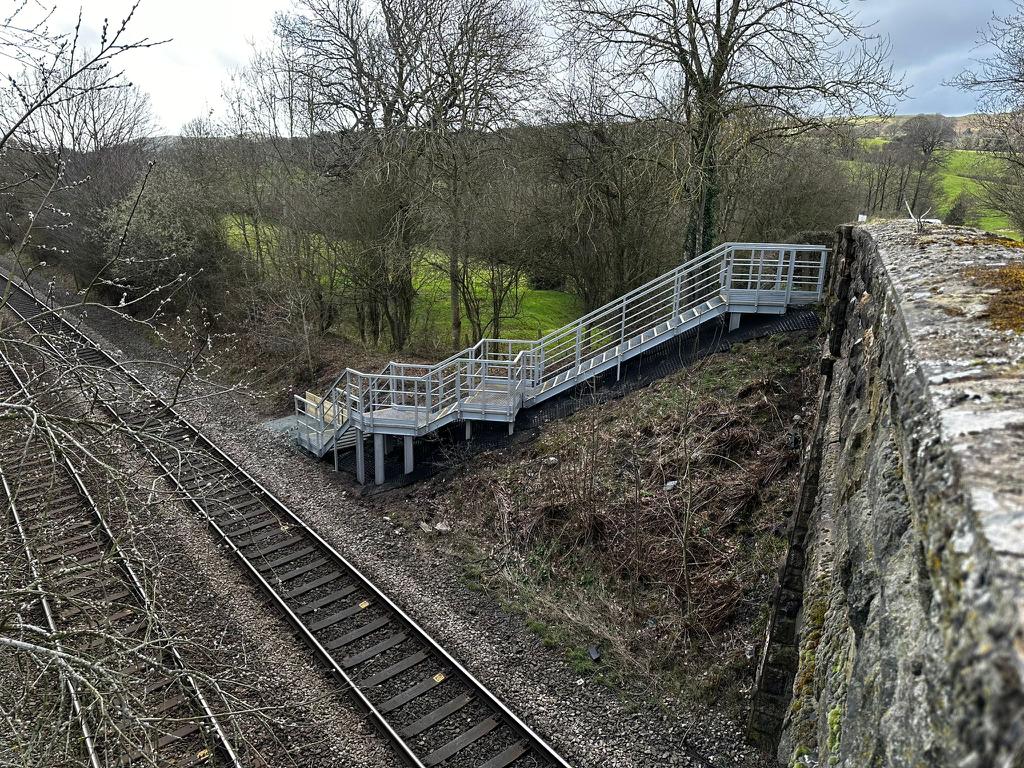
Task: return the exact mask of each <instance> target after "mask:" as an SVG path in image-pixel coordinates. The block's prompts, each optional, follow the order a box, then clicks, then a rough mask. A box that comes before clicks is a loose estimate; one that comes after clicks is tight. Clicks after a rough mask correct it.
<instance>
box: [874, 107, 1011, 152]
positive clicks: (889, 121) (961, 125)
mask: <svg viewBox="0 0 1024 768" xmlns="http://www.w3.org/2000/svg"><path fill="white" fill-rule="evenodd" d="M912 117H917V115H893V116H891V117H873V116H869V117H862V118H859V119H858V120H857V122H856V124H857V129H858V132H859V133H860V136H861V138H864V139H875V138H878V139H888V138H892V137H893V136H895V135H897V134H898V133H899V131H900V128H901V127H902V126H903V124H904V123H905V122H906V121H907V120H909V119H910V118H912ZM949 119H950V120H952V121H953V130H954V131H956V136H957V141H956V147H957V148H958V149H977V150H981V151H986V150H992V149H996V147H997V144H998V137H997V136H996V135H995V134H994V133H992V132H991V131H990V130H989V129H988V128H987V126H986V119H987V115H982V114H972V115H954V116H952V117H950V118H949Z"/></svg>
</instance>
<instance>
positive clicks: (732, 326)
mask: <svg viewBox="0 0 1024 768" xmlns="http://www.w3.org/2000/svg"><path fill="white" fill-rule="evenodd" d="M740 317H741V315H740V313H739V312H730V313H729V332H730V333H732V332H733V331H735V330H736V329H737V328H739V327H740Z"/></svg>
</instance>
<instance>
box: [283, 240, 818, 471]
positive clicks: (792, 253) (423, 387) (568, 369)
mask: <svg viewBox="0 0 1024 768" xmlns="http://www.w3.org/2000/svg"><path fill="white" fill-rule="evenodd" d="M827 257H828V249H827V248H825V247H823V246H818V245H789V244H768V243H723V244H722V245H720V246H718V247H717V248H714V249H712V250H711V251H708V252H707V253H705V254H702V255H700V256H698V257H696V258H694V259H691V260H690V261H687V262H685V263H684V264H681V265H680V266H678V267H676V268H675V269H673V270H671V271H670V272H667V273H665V274H663V275H661V276H660V277H657V278H655V279H653V280H651V281H649V282H647V283H645V284H644V285H641V286H639V287H638V288H634V289H633V290H631V291H629V292H628V293H626V294H624V295H623V296H620V297H619V298H618V299H615V300H614V301H612V302H610V303H608V304H606V305H604V306H602V307H599V308H597V309H595V310H593V311H591V312H588V313H587V314H586V315H584V316H583V317H580V318H579V319H577V320H574V321H573V322H571V323H569V324H568V325H566V326H564V327H562V328H559V329H557V330H555V331H552V332H551V333H548V334H547V335H545V336H544V337H542V338H540V339H537V340H535V341H531V340H524V339H482V340H481V341H479V342H477V343H476V344H474V345H473V346H472V347H469V348H467V349H464V350H461V351H460V352H457V353H456V354H454V355H452V356H451V357H449V358H447V359H445V360H442V361H441V362H439V363H435V364H433V365H427V366H425V365H419V364H414V363H399V362H391V363H389V364H388V366H387V367H386V368H385V369H384V370H383V371H382V372H380V373H363V372H360V371H356V370H353V369H346V370H345V371H343V372H342V373H341V375H340V376H339V377H338V379H337V380H336V381H335V382H334V384H333V385H332V386H331V387H330V389H329V390H328V391H327V393H326V395H325V396H323V397H317V396H312V395H309V394H308V393H307V396H306V397H302V396H299V395H296V396H295V410H296V415H297V417H298V418H297V420H298V424H299V440H300V442H301V443H302V444H303V445H304V446H305V447H307V448H308V449H310V450H312V451H314V452H315V453H318V454H319V455H322V454H323V453H324V452H326V450H328V449H329V447H330V444H331V442H332V440H333V439H334V437H335V436H336V435H337V434H340V433H341V432H342V431H344V430H346V429H347V428H349V427H354V428H356V429H359V430H361V431H362V432H370V433H372V432H383V433H386V434H393V435H422V434H425V433H427V432H430V431H433V430H434V429H437V428H438V427H440V426H441V425H443V424H446V423H449V422H451V421H454V420H460V419H473V420H482V421H507V422H511V421H513V420H514V419H515V415H516V413H517V412H518V411H519V409H520V408H521V407H524V406H529V405H533V404H535V403H537V402H540V401H541V400H543V399H545V398H547V397H551V396H553V395H555V394H557V393H558V392H561V391H563V390H564V389H567V388H569V387H572V386H575V385H576V384H578V383H580V382H581V381H584V380H586V379H589V378H591V377H593V376H596V375H597V374H599V373H601V372H602V371H605V370H608V368H609V367H614V366H618V365H621V363H622V362H623V361H624V360H627V359H629V358H630V357H633V356H634V355H636V354H640V352H642V351H644V350H645V349H649V348H650V347H652V346H655V345H657V344H660V343H662V342H664V341H666V340H667V339H669V338H671V337H673V336H675V335H678V334H679V333H682V332H684V331H686V330H689V329H690V328H693V327H696V326H697V325H700V324H701V323H703V322H706V321H707V320H710V319H712V318H714V317H718V316H719V315H721V314H723V313H725V312H733V313H772V314H781V313H782V312H784V311H785V309H786V307H787V306H790V305H795V304H810V303H814V302H817V301H818V300H820V299H821V293H822V290H823V286H824V277H825V267H826V263H827Z"/></svg>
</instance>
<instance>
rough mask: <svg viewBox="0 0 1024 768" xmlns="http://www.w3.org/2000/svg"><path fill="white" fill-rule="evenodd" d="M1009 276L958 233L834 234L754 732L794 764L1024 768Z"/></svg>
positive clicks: (1023, 400)
mask: <svg viewBox="0 0 1024 768" xmlns="http://www.w3.org/2000/svg"><path fill="white" fill-rule="evenodd" d="M1008 262H1009V263H1022V262H1024V250H1022V249H1021V248H1020V247H1019V246H1015V245H1013V244H1010V243H1007V242H1005V241H999V240H997V239H995V238H992V237H989V236H986V235H984V234H983V233H979V232H976V231H974V230H969V229H964V228H954V227H935V228H931V229H929V230H927V231H924V232H918V231H917V229H916V227H915V226H914V225H913V224H912V223H910V222H893V223H887V224H883V225H878V226H869V227H865V228H856V229H853V228H846V229H844V230H843V232H842V233H841V237H840V242H839V245H838V247H837V249H836V254H835V257H834V259H833V263H832V265H831V270H830V281H829V282H830V290H829V297H830V298H829V304H828V307H827V309H828V322H827V338H826V339H825V342H824V349H823V353H824V354H823V365H822V373H823V376H822V386H821V393H820V403H819V405H820V410H819V413H818V417H817V421H816V423H815V425H814V428H813V430H812V434H811V437H810V441H809V445H808V447H807V450H806V454H805V458H804V468H803V487H802V488H801V494H800V503H799V505H798V507H797V509H796V511H795V513H794V516H793V520H792V535H791V546H790V553H789V556H788V559H787V562H786V565H785V567H784V568H783V570H782V574H781V578H780V584H779V589H778V593H777V599H776V602H775V606H774V613H773V618H772V620H771V624H770V628H769V636H768V639H767V642H766V647H765V652H764V656H763V658H762V664H761V668H760V670H759V675H758V685H757V692H756V695H755V702H754V709H753V715H752V718H751V735H752V736H753V737H754V738H755V739H757V740H759V741H761V742H762V743H763V744H766V745H774V744H775V742H776V740H778V747H777V753H778V757H779V760H780V762H781V763H783V764H789V765H808V766H810V765H820V766H826V765H839V766H849V767H850V768H865V767H866V766H883V765H884V766H957V767H958V768H975V767H976V768H982V767H985V766H1004V765H1006V766H1011V765H1024V684H1022V681H1024V628H1022V623H1024V559H1022V558H1024V334H1021V333H1019V332H1017V331H1014V330H999V329H998V328H996V327H995V324H994V323H993V318H992V317H990V316H989V309H988V307H989V303H990V301H991V299H992V298H993V292H994V291H995V290H997V289H993V288H986V287H985V285H986V283H985V282H984V280H982V279H979V274H980V275H982V276H984V275H985V274H987V273H988V271H989V270H992V269H995V268H998V267H1000V266H1003V265H1005V264H1007V263H1008ZM780 729H781V734H780Z"/></svg>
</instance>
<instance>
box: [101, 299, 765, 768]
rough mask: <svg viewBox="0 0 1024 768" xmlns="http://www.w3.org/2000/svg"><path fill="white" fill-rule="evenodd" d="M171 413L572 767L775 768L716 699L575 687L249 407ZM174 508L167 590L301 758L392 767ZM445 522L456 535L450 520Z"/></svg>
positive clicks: (558, 664) (131, 342) (448, 564)
mask: <svg viewBox="0 0 1024 768" xmlns="http://www.w3.org/2000/svg"><path fill="white" fill-rule="evenodd" d="M92 314H93V315H94V317H92V318H91V319H90V320H89V321H88V324H89V328H90V331H91V332H93V333H94V337H96V338H97V341H100V342H101V343H103V340H104V339H103V337H105V339H106V342H107V343H106V344H105V346H107V348H108V349H109V350H111V351H113V352H114V353H115V355H116V351H117V349H118V348H120V347H122V346H123V347H124V348H125V351H126V352H127V356H128V357H131V358H136V359H139V358H149V359H153V358H157V359H159V358H161V357H163V355H161V353H159V352H158V351H156V350H154V349H152V348H151V347H149V345H148V344H146V342H145V340H144V339H142V338H141V336H140V335H139V334H138V333H137V332H136V331H134V330H133V331H130V332H129V333H127V334H123V335H122V334H121V333H120V330H119V326H118V323H117V321H115V320H113V319H112V318H111V317H109V316H108V317H101V316H100V315H99V313H97V312H93V313H92ZM110 342H114V343H110ZM129 367H132V368H134V367H136V366H129ZM138 367H140V368H142V370H140V371H139V374H140V378H142V379H143V380H144V381H147V382H149V383H151V384H153V385H154V386H155V387H156V388H157V389H158V390H159V389H160V388H161V386H169V385H170V382H169V380H168V378H167V376H166V374H165V373H161V372H160V371H159V370H157V369H148V368H145V367H143V366H138ZM179 411H180V412H181V413H182V414H183V415H184V416H185V417H186V418H188V419H189V420H191V421H192V422H193V423H194V424H196V425H197V426H199V427H200V428H201V429H203V430H204V432H205V433H206V434H207V436H208V437H210V438H211V439H212V440H213V441H214V442H215V443H217V444H218V446H219V447H220V448H221V449H222V450H224V451H225V453H227V454H228V455H229V456H231V458H233V459H234V460H235V461H236V462H238V463H239V464H240V465H241V466H242V467H243V468H245V469H246V470H247V471H249V472H250V473H251V474H252V475H253V476H254V477H255V478H256V479H257V480H259V481H260V482H261V483H262V484H264V485H265V486H266V487H267V488H268V489H269V490H271V491H272V492H273V493H275V494H276V495H278V496H279V498H280V499H281V500H282V501H283V502H284V503H285V504H287V505H288V506H289V507H290V508H291V509H292V510H293V511H294V512H295V513H296V514H297V515H299V516H300V517H301V518H303V519H304V520H305V521H306V522H307V523H308V524H309V525H310V526H311V527H313V528H314V529H315V530H316V531H317V532H318V533H319V534H320V535H321V536H323V537H324V539H325V540H326V541H327V542H328V543H329V544H331V545H333V546H335V547H336V548H337V549H338V550H339V551H340V552H342V554H344V555H345V556H346V557H347V558H349V560H350V561H351V562H352V563H353V564H354V565H355V566H356V567H358V568H359V569H360V570H362V571H363V573H364V574H365V575H366V576H367V577H369V578H370V579H371V580H372V581H374V582H375V583H376V584H377V585H378V587H380V588H381V589H382V590H383V591H384V592H385V593H387V594H388V595H389V596H390V597H391V598H392V599H393V600H395V602H397V603H398V604H399V605H400V606H402V607H403V609H405V610H406V611H407V612H408V613H409V614H410V615H411V616H412V617H413V618H414V619H415V620H416V621H418V622H419V623H420V624H421V626H423V628H424V629H425V630H426V631H427V632H428V633H430V634H431V635H432V636H433V637H434V638H435V639H436V640H437V641H438V642H439V643H441V645H443V646H444V647H445V648H446V650H447V651H448V652H449V653H451V654H452V655H453V656H454V657H455V658H457V659H459V660H460V661H461V662H462V663H463V664H464V665H465V666H466V667H467V669H468V670H469V671H470V672H471V673H473V674H474V675H475V676H477V678H478V679H480V680H481V682H483V683H484V684H485V685H486V686H488V687H489V688H490V689H491V690H492V691H493V692H494V693H495V694H496V695H497V696H498V697H499V698H500V699H502V700H503V701H504V702H506V703H507V704H508V705H509V706H510V707H511V709H512V710H513V711H515V712H516V713H517V714H518V715H519V716H520V717H522V718H523V719H524V720H525V721H526V722H527V723H528V724H529V725H530V726H531V727H532V728H534V729H535V730H536V731H538V732H539V733H540V734H541V735H542V736H543V737H545V738H546V739H547V740H549V742H550V743H551V744H552V745H553V746H554V747H555V748H556V749H557V750H558V751H559V752H560V753H561V754H562V755H563V757H565V758H566V760H568V762H569V763H570V764H572V765H574V766H578V767H580V768H582V767H583V766H588V767H593V768H598V767H599V766H600V767H601V768H604V767H605V766H608V767H609V768H610V767H612V766H615V767H619V766H621V767H622V768H629V767H633V766H636V767H640V766H652V767H654V766H675V765H683V766H685V765H692V766H705V767H706V766H716V767H718V766H751V767H752V766H761V765H769V764H773V761H770V759H769V758H766V757H763V756H761V755H760V754H758V753H757V752H755V751H754V750H752V749H751V748H750V747H748V746H746V745H745V744H744V742H743V736H742V728H741V726H740V725H739V724H738V723H735V722H733V721H731V720H729V719H728V718H726V717H724V716H722V715H721V714H719V713H718V712H716V711H715V709H714V708H713V702H712V703H711V705H712V706H709V707H708V709H706V710H703V711H698V712H692V711H684V710H683V708H682V707H681V706H680V705H679V704H678V702H675V701H671V700H669V701H663V702H660V704H661V706H658V705H657V704H655V703H648V704H638V703H637V702H636V701H627V700H625V699H624V698H623V697H621V696H620V695H619V694H618V693H617V692H615V691H613V690H611V689H609V688H607V687H605V686H603V685H601V684H599V683H597V682H595V681H593V680H590V679H584V678H580V677H579V675H578V673H576V671H575V670H574V669H573V668H572V667H571V666H570V665H569V663H568V662H567V661H566V660H565V659H564V658H563V657H562V656H561V655H560V654H558V653H555V652H553V651H551V650H548V649H546V648H544V646H543V645H542V644H541V642H540V640H539V639H538V638H537V636H536V635H535V634H534V633H533V632H531V631H530V630H529V628H528V627H527V626H526V624H525V621H524V619H523V618H521V617H519V616H514V615H510V614H508V613H507V612H505V611H504V610H503V609H502V608H501V607H500V606H499V605H498V604H497V603H496V602H495V601H494V600H493V599H492V598H491V597H489V596H487V595H485V594H482V593H479V592H475V591H472V590H470V589H469V588H468V587H467V586H466V585H465V583H464V582H463V580H462V575H461V563H459V562H457V561H456V560H454V559H453V558H452V557H451V556H450V555H449V554H448V553H447V550H445V549H443V548H437V547H435V546H434V544H433V541H432V540H431V539H430V538H429V537H428V536H427V535H426V534H423V533H421V532H420V531H418V530H405V529H398V530H396V529H395V527H394V526H393V525H392V523H391V522H390V521H388V520H385V519H384V518H383V517H382V516H381V515H379V514H377V513H373V512H370V511H368V509H367V508H366V507H365V506H364V505H363V504H361V503H360V501H359V499H358V498H356V493H355V488H353V487H352V486H351V485H350V481H349V480H348V479H347V478H346V477H345V476H339V475H337V474H335V473H334V472H332V471H331V470H330V468H329V466H328V465H327V464H325V463H317V462H315V461H313V460H312V459H310V458H308V457H306V456H305V455H302V454H300V453H299V452H298V451H297V449H296V448H294V447H293V446H292V444H291V443H290V441H289V440H287V438H285V437H282V436H280V435H277V434H273V433H271V432H269V431H267V430H266V429H264V428H263V427H262V426H261V425H260V422H261V420H262V418H263V416H262V414H261V413H259V412H258V410H257V409H256V408H255V407H254V406H253V402H252V401H251V400H248V399H246V398H244V397H240V396H238V395H234V394H227V395H221V396H218V397H216V398H215V399H197V400H192V401H189V402H183V403H182V404H181V405H180V406H179ZM399 492H400V491H399ZM175 506H176V505H170V506H169V507H168V509H166V510H162V514H164V515H167V518H166V519H165V520H163V521H161V524H160V525H158V526H155V527H154V528H155V529H158V530H151V532H150V535H151V537H152V539H153V541H154V542H155V545H156V548H157V549H156V550H155V551H163V552H164V553H165V557H166V553H167V552H173V553H175V554H174V555H173V556H172V557H173V558H181V560H180V563H179V564H178V565H176V566H175V567H174V568H173V574H166V573H165V584H167V583H169V582H168V581H166V580H167V579H173V580H174V583H175V584H176V585H177V586H176V588H175V590H172V591H178V592H180V593H181V595H180V597H181V599H182V600H183V601H184V605H183V606H182V608H187V609H189V610H193V611H195V612H197V613H203V612H207V613H210V615H214V614H213V613H211V612H216V614H218V615H220V616H222V617H223V618H224V623H226V624H228V625H229V626H232V627H234V628H235V629H234V630H233V633H235V634H238V636H239V638H238V640H237V641H238V642H240V643H241V645H240V646H238V649H239V650H238V651H237V652H239V653H243V652H244V653H248V654H251V655H250V656H249V658H247V659H246V664H247V666H251V667H252V668H253V669H256V670H260V673H261V676H262V677H265V678H266V679H265V680H264V685H265V686H266V688H267V690H268V692H271V691H272V692H275V693H274V694H273V695H275V696H276V695H278V694H280V698H277V699H276V701H278V702H280V703H285V702H289V703H291V702H293V701H295V707H296V709H297V710H299V711H301V715H299V714H295V715H293V714H291V713H289V715H287V717H288V718H289V719H297V718H299V717H300V716H301V717H302V719H303V720H304V721H305V722H306V724H316V726H317V727H321V726H322V727H323V729H324V730H325V731H328V732H329V733H325V735H324V739H325V741H324V742H323V744H322V745H320V746H317V747H310V749H309V750H302V751H301V755H302V756H301V758H299V759H300V760H309V759H313V760H315V759H316V758H315V755H318V754H320V753H316V752H313V751H310V750H314V749H321V748H322V749H325V750H327V752H326V753H325V754H324V757H326V755H327V754H330V755H332V756H336V759H337V760H338V761H339V762H340V764H343V765H344V764H353V765H366V766H382V767H383V766H390V765H392V764H393V760H394V758H393V756H392V755H391V754H390V752H389V750H388V749H387V747H386V745H385V743H384V742H383V740H382V739H380V738H379V737H376V736H372V735H369V732H368V731H369V729H368V728H367V727H366V726H365V723H364V721H363V719H362V718H361V716H360V715H359V714H358V713H357V711H356V709H355V707H354V706H353V705H352V704H350V703H349V702H348V701H347V700H346V699H345V698H344V696H343V695H341V688H340V686H338V685H336V684H333V683H331V682H330V681H329V680H328V678H327V677H326V675H325V674H324V673H323V672H322V671H321V668H320V666H319V664H318V663H317V662H316V660H315V659H314V658H313V656H312V655H311V654H310V653H308V652H307V651H305V649H304V648H303V647H302V646H301V644H300V643H299V642H298V640H296V639H294V638H293V636H292V635H291V633H290V632H289V630H288V627H287V625H286V624H285V623H284V621H283V619H281V618H280V617H279V616H277V615H275V612H274V610H273V608H272V607H270V606H269V605H268V604H267V603H266V602H265V601H263V599H262V598H260V597H259V596H258V595H257V593H256V590H255V588H254V587H252V586H249V585H248V582H247V581H246V579H245V577H244V576H243V574H242V571H241V569H240V568H238V567H236V566H235V564H234V563H233V562H232V561H231V558H230V557H229V556H228V555H227V553H223V552H222V553H220V554H218V553H217V541H216V540H215V539H214V537H213V536H212V535H211V534H210V533H209V532H208V531H207V529H206V527H205V525H204V524H203V523H202V522H201V521H200V520H199V518H198V514H197V513H195V512H193V511H192V510H190V509H184V508H180V507H178V508H176V509H174V508H172V507H175ZM451 522H452V523H453V524H454V525H455V526H456V527H457V526H458V520H454V521H451ZM207 590H208V591H207ZM193 601H194V604H193ZM242 638H244V639H242ZM242 684H243V685H244V683H242ZM300 689H302V691H303V693H302V695H301V696H299V697H298V698H299V699H300V701H296V700H295V697H294V696H290V695H289V694H296V693H297V692H298V691H299V690H300ZM272 700H273V699H272ZM328 723H333V725H332V726H331V727H328V726H327V724H328ZM368 744H369V745H370V746H367V745H368ZM359 745H362V746H361V747H360V746H359ZM352 761H354V762H352ZM296 764H303V763H302V762H298V763H296ZM308 764H317V763H316V762H312V763H308ZM319 764H329V762H325V763H319Z"/></svg>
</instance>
